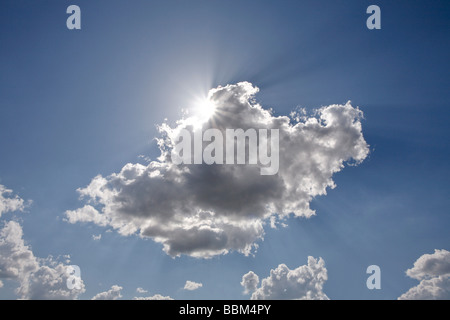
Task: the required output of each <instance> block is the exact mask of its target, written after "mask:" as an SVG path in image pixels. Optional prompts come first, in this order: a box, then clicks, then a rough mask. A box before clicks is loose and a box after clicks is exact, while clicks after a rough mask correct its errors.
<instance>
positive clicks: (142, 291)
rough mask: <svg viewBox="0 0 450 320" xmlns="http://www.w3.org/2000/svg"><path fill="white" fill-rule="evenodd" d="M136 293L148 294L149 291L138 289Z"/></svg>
mask: <svg viewBox="0 0 450 320" xmlns="http://www.w3.org/2000/svg"><path fill="white" fill-rule="evenodd" d="M136 292H137V293H147V292H148V291H147V290H145V289H143V288H137V289H136Z"/></svg>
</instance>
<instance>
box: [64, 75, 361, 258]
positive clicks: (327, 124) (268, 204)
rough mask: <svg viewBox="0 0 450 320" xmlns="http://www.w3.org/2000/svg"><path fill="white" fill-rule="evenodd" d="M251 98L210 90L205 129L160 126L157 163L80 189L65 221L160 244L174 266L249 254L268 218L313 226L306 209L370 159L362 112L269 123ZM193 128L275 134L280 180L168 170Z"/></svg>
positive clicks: (243, 169) (336, 109)
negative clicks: (347, 168)
mask: <svg viewBox="0 0 450 320" xmlns="http://www.w3.org/2000/svg"><path fill="white" fill-rule="evenodd" d="M257 92H258V88H256V87H254V86H253V85H252V84H250V83H248V82H241V83H238V84H235V85H227V86H225V87H218V88H215V89H212V90H210V92H209V95H208V99H209V104H208V105H210V106H212V105H214V107H215V112H214V114H213V115H212V116H211V117H210V118H209V119H206V120H205V119H204V118H202V117H198V116H196V115H192V116H189V117H187V118H186V117H185V118H183V119H181V120H179V121H177V122H176V124H175V125H174V126H170V125H169V124H168V123H163V124H162V125H161V126H160V127H159V129H160V132H161V137H160V138H159V139H157V141H158V144H159V148H160V150H161V155H160V157H159V158H158V159H157V160H156V161H151V162H149V163H146V164H145V165H142V164H139V163H137V164H132V163H128V164H126V165H125V166H124V167H123V168H122V169H121V170H120V172H118V173H112V174H111V175H109V176H106V177H103V176H101V175H99V176H96V177H94V178H93V179H92V181H91V182H90V183H89V185H87V186H86V187H84V188H80V189H78V192H79V194H80V196H81V198H82V199H83V200H84V201H85V205H84V206H83V207H81V208H79V209H76V210H68V211H66V213H65V215H66V219H67V221H68V222H70V223H76V222H92V223H95V224H97V225H100V226H110V227H112V228H113V229H115V230H116V231H117V232H118V233H119V234H122V235H130V234H134V233H137V234H139V235H140V236H141V237H143V238H151V239H153V240H154V241H156V242H158V243H161V244H162V245H163V250H164V251H165V252H166V253H167V254H169V255H170V256H172V257H175V256H179V255H181V254H185V255H189V256H193V257H201V258H209V257H212V256H215V255H220V254H226V253H228V252H230V251H238V252H241V253H242V254H244V255H250V254H254V252H255V250H256V249H257V247H258V243H257V242H258V241H262V240H263V238H264V226H265V225H266V224H267V223H269V224H272V226H275V221H277V220H276V219H274V218H273V217H276V218H277V219H278V220H279V221H283V220H285V218H286V217H288V216H289V215H294V216H296V217H304V218H308V217H311V216H313V215H314V214H315V212H314V210H312V209H311V208H310V206H309V205H310V201H311V200H312V199H313V198H314V197H316V196H319V195H325V194H326V193H327V189H329V188H334V187H335V183H334V181H333V180H332V176H333V174H334V173H336V172H339V171H341V170H342V169H343V168H344V165H345V164H346V163H350V164H358V163H360V162H361V161H363V160H364V159H365V158H366V156H367V154H368V152H369V148H368V145H367V143H366V141H365V140H364V137H363V135H362V126H361V119H362V112H361V111H360V110H359V109H358V108H354V107H352V105H351V104H350V103H347V104H345V105H330V106H327V107H322V108H320V109H318V110H316V111H315V113H314V114H311V115H310V116H306V115H305V116H302V117H293V118H290V117H287V116H278V117H276V116H273V115H272V114H271V112H270V111H269V110H266V109H264V108H263V107H262V106H261V105H259V104H258V103H256V102H255V99H254V95H255V94H256V93H257ZM199 118H200V119H202V121H203V122H200V120H199ZM294 118H295V119H294ZM199 127H200V129H202V130H206V129H210V128H215V129H218V130H220V131H221V132H223V131H225V129H226V128H233V129H238V128H240V129H243V130H247V129H255V130H258V129H278V130H279V140H280V142H279V171H278V173H277V174H276V175H265V176H264V175H261V174H260V168H261V167H263V166H262V165H261V164H260V163H259V164H256V165H253V164H252V165H238V164H236V165H233V164H226V165H216V164H213V165H206V164H196V165H186V164H182V165H175V164H174V163H172V159H171V151H172V150H173V149H174V146H175V145H176V143H177V141H178V138H179V136H180V133H181V132H184V131H183V130H188V131H189V132H193V131H194V130H199ZM235 156H236V155H235Z"/></svg>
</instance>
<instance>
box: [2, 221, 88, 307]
mask: <svg viewBox="0 0 450 320" xmlns="http://www.w3.org/2000/svg"><path fill="white" fill-rule="evenodd" d="M69 276H70V274H69V273H68V272H67V266H66V265H64V264H62V263H60V262H58V261H57V260H54V259H53V258H51V257H49V258H47V259H41V258H38V257H36V256H35V255H34V254H33V251H32V250H31V248H30V247H29V246H27V245H25V242H24V240H23V230H22V227H21V226H20V224H19V223H17V222H15V221H9V222H7V223H5V225H4V227H3V228H2V229H1V230H0V278H4V279H10V280H15V281H17V282H18V283H19V287H18V288H17V291H16V292H17V294H18V295H19V297H20V298H21V299H39V300H42V299H53V300H55V299H57V300H60V299H76V298H77V297H78V296H79V295H80V294H81V293H83V292H84V291H85V288H84V283H83V281H82V280H81V281H80V287H79V289H75V288H74V289H69V288H68V287H67V280H68V278H69Z"/></svg>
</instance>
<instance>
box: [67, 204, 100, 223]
mask: <svg viewBox="0 0 450 320" xmlns="http://www.w3.org/2000/svg"><path fill="white" fill-rule="evenodd" d="M66 217H67V219H66V221H67V222H69V223H76V222H93V223H95V224H98V225H99V226H106V225H108V221H107V219H106V216H105V215H101V214H100V213H99V212H98V211H97V210H96V209H95V208H94V207H92V206H90V205H86V206H84V207H83V208H79V209H76V210H73V211H71V210H68V211H66Z"/></svg>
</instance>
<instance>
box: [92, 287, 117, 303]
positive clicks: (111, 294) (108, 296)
mask: <svg viewBox="0 0 450 320" xmlns="http://www.w3.org/2000/svg"><path fill="white" fill-rule="evenodd" d="M122 289H123V288H122V287H120V286H118V285H113V286H111V289H109V290H108V291H105V292H100V293H98V294H96V295H95V296H94V297H93V298H92V300H117V299H120V298H122V294H121V290H122Z"/></svg>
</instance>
